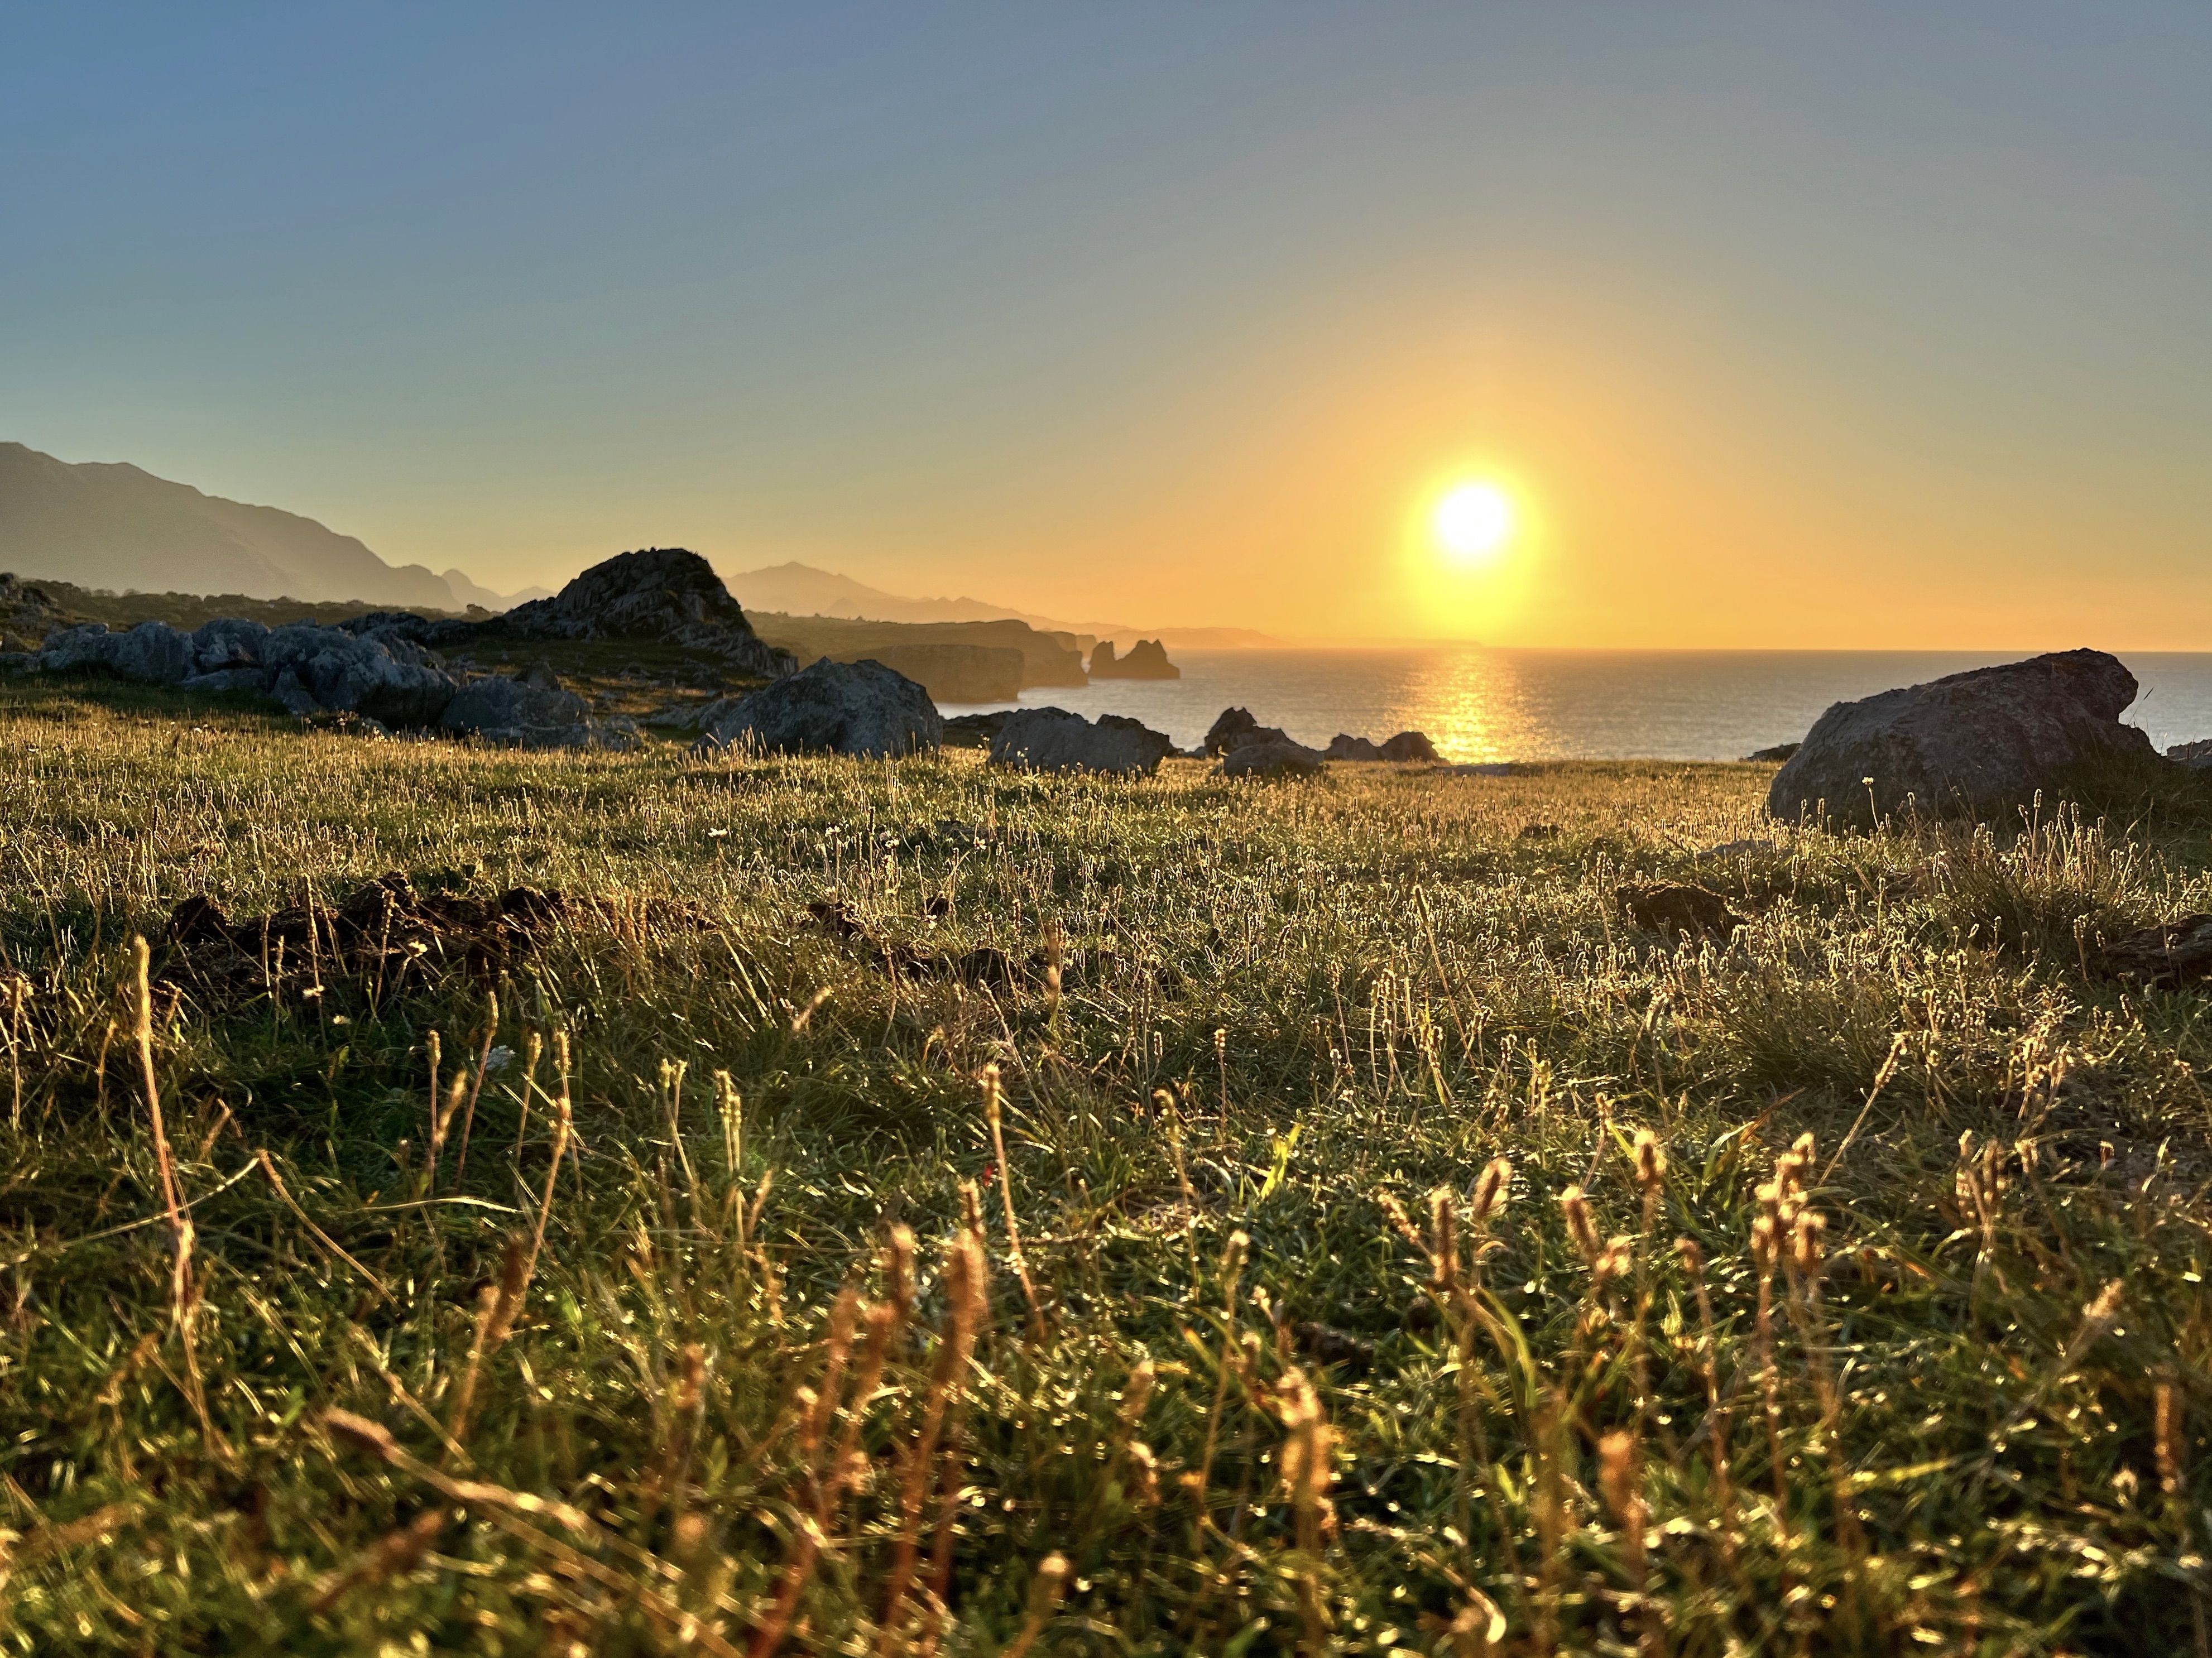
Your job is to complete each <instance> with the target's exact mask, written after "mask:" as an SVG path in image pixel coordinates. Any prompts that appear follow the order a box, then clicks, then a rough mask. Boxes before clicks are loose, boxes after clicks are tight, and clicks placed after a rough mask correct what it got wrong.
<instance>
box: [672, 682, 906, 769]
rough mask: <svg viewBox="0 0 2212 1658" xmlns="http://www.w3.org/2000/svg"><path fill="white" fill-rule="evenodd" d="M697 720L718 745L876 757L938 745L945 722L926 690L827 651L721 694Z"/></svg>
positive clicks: (777, 751) (791, 752) (702, 711)
mask: <svg viewBox="0 0 2212 1658" xmlns="http://www.w3.org/2000/svg"><path fill="white" fill-rule="evenodd" d="M699 727H700V730H701V731H702V732H704V733H705V734H706V736H707V737H708V738H710V739H711V740H712V741H714V743H716V744H724V745H732V744H738V745H747V746H752V747H757V748H758V749H760V750H763V752H766V753H769V754H856V755H866V756H869V757H870V758H872V759H881V758H884V757H885V756H896V755H903V754H921V753H927V752H933V751H934V750H937V749H938V748H939V747H940V746H942V744H944V741H945V721H944V720H943V718H942V717H941V716H940V715H939V714H938V712H937V705H936V704H935V703H934V702H932V701H930V700H929V693H928V692H927V691H926V690H924V689H922V688H921V686H919V685H917V684H915V683H914V681H912V680H911V679H908V677H906V676H905V675H903V674H901V673H895V672H893V671H891V670H890V669H889V668H886V667H885V666H884V665H883V664H882V663H880V662H832V661H830V660H829V659H828V658H826V657H825V658H823V659H822V660H821V661H819V662H817V663H816V664H815V665H813V666H812V667H811V668H805V669H802V670H800V671H799V672H798V673H795V674H793V675H792V677H790V678H788V679H779V680H777V681H776V682H775V683H774V684H772V685H765V686H763V687H762V688H761V689H759V690H757V691H755V692H753V693H752V694H751V695H749V696H741V697H724V698H722V699H720V701H715V702H711V703H709V704H708V706H707V707H706V708H703V709H702V710H701V711H700V714H699Z"/></svg>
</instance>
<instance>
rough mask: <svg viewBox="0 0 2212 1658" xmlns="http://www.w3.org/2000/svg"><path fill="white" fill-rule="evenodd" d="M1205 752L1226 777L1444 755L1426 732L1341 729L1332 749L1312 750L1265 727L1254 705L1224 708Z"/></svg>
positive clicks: (1211, 729) (1204, 746)
mask: <svg viewBox="0 0 2212 1658" xmlns="http://www.w3.org/2000/svg"><path fill="white" fill-rule="evenodd" d="M1199 751H1200V753H1201V754H1204V755H1208V756H1215V757H1217V758H1218V759H1219V760H1220V762H1221V771H1222V774H1223V775H1224V776H1226V777H1283V776H1291V775H1297V776H1311V775H1312V774H1315V773H1316V772H1318V771H1320V770H1322V762H1325V761H1329V760H1349V761H1370V760H1372V761H1386V760H1387V761H1398V762H1408V761H1424V762H1430V763H1434V762H1437V760H1438V758H1439V757H1440V756H1438V755H1437V747H1436V744H1433V743H1431V742H1430V741H1429V739H1428V738H1427V736H1426V735H1425V734H1424V733H1423V732H1399V733H1398V734H1397V735H1396V736H1395V737H1393V738H1389V740H1388V741H1387V742H1383V743H1376V742H1372V741H1370V740H1369V739H1368V738H1364V737H1352V736H1350V735H1348V734H1346V733H1345V732H1338V733H1337V735H1336V736H1335V738H1334V739H1333V740H1332V741H1331V742H1330V743H1329V745H1328V747H1327V748H1326V749H1311V748H1308V747H1307V746H1306V745H1305V744H1303V743H1299V742H1296V741H1294V740H1293V739H1292V738H1291V737H1290V735H1289V734H1288V733H1287V732H1284V731H1283V730H1282V729H1281V728H1280V727H1279V726H1263V725H1261V723H1260V722H1259V720H1256V719H1255V718H1254V717H1253V714H1252V711H1251V710H1250V709H1249V708H1224V709H1223V710H1222V711H1221V715H1220V717H1219V718H1218V719H1217V720H1215V721H1214V722H1213V724H1212V726H1209V727H1208V728H1207V730H1206V740H1205V742H1204V743H1202V744H1200V750H1199Z"/></svg>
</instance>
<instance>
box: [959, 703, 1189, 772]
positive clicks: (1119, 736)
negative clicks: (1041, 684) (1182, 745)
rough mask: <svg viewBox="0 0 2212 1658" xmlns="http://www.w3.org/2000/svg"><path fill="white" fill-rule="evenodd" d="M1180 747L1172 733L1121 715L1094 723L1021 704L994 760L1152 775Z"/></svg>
mask: <svg viewBox="0 0 2212 1658" xmlns="http://www.w3.org/2000/svg"><path fill="white" fill-rule="evenodd" d="M1174 751H1175V740H1174V739H1173V738H1170V737H1169V736H1168V734H1167V733H1166V732H1156V731H1153V730H1152V729H1150V728H1149V727H1148V726H1146V725H1145V724H1144V723H1143V722H1142V721H1140V720H1131V719H1128V718H1127V717H1125V716H1123V715H1121V714H1101V715H1100V716H1099V717H1098V720H1097V724H1096V725H1094V724H1092V723H1091V721H1090V720H1085V718H1084V717H1083V716H1082V715H1081V714H1070V713H1068V712H1067V710H1066V709H1065V708H1018V709H1016V710H1015V711H1014V712H1013V713H1012V714H1008V715H1007V716H1006V720H1005V721H1004V723H1003V724H1002V725H1001V726H1000V729H999V733H998V735H997V736H996V737H994V738H992V739H991V760H990V763H991V764H993V765H994V766H1018V767H1020V768H1024V770H1028V771H1091V772H1106V773H1111V774H1115V775H1118V776H1124V777H1150V776H1151V775H1152V774H1153V773H1155V772H1157V771H1158V770H1159V768H1160V762H1161V761H1163V760H1164V759H1165V758H1166V757H1167V756H1169V755H1170V754H1171V753H1173V752H1174Z"/></svg>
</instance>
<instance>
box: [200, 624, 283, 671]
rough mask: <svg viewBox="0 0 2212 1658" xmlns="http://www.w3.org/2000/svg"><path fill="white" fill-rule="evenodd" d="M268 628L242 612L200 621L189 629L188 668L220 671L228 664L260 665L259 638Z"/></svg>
mask: <svg viewBox="0 0 2212 1658" xmlns="http://www.w3.org/2000/svg"><path fill="white" fill-rule="evenodd" d="M268 637H269V629H267V628H265V627H264V626H263V625H262V624H261V623H258V622H253V621H249V620H248V619H246V617H244V616H218V617H216V620H214V621H213V622H204V623H201V624H200V625H199V627H198V628H197V629H194V630H193V633H192V668H193V671H194V672H196V673H204V674H206V673H220V672H222V671H224V670H225V669H229V668H258V667H259V666H260V665H261V647H262V642H263V641H264V640H266V639H267V638H268Z"/></svg>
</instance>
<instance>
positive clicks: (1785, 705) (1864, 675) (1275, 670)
mask: <svg viewBox="0 0 2212 1658" xmlns="http://www.w3.org/2000/svg"><path fill="white" fill-rule="evenodd" d="M1172 654H1173V655H1174V656H1175V659H1176V663H1177V664H1178V665H1180V666H1181V667H1182V678H1181V679H1175V680H1130V679H1109V680H1099V681H1097V682H1096V683H1092V684H1091V685H1088V686H1076V687H1061V688H1056V689H1039V690H1032V691H1025V692H1024V693H1023V694H1022V698H1021V706H1023V707H1025V708H1028V707H1056V708H1070V709H1073V710H1074V711H1075V712H1077V713H1079V714H1088V715H1091V716H1092V717H1094V718H1095V717H1096V716H1097V715H1098V714H1131V715H1133V716H1134V717H1136V718H1137V719H1139V720H1143V721H1144V722H1145V723H1146V725H1148V726H1152V727H1154V728H1155V729H1156V730H1159V731H1164V732H1167V733H1168V734H1169V735H1170V736H1171V737H1173V738H1175V740H1176V743H1177V744H1180V745H1182V746H1183V747H1185V748H1188V747H1192V746H1194V745H1195V744H1197V743H1198V741H1199V739H1200V738H1202V737H1203V736H1204V735H1205V734H1206V727H1207V726H1210V725H1212V723H1213V720H1214V718H1215V716H1216V715H1218V714H1220V712H1221V711H1222V709H1224V708H1230V707H1232V706H1233V707H1239V708H1249V709H1250V710H1251V711H1252V712H1253V714H1255V715H1257V716H1258V717H1259V720H1260V721H1261V724H1262V725H1268V726H1281V727H1282V728H1283V729H1284V730H1285V731H1286V732H1289V733H1290V734H1291V736H1292V737H1294V738H1297V739H1298V740H1299V741H1300V742H1303V743H1310V744H1315V745H1316V746H1318V745H1321V744H1326V743H1327V742H1328V739H1329V738H1332V737H1334V735H1335V734H1336V733H1337V732H1351V733H1352V734H1353V735H1355V736H1360V737H1371V738H1375V739H1376V741H1378V742H1379V741H1380V740H1382V739H1383V738H1386V737H1388V736H1389V735H1390V734H1391V733H1392V732H1400V731H1407V730H1413V731H1425V732H1427V733H1428V734H1429V736H1430V738H1431V740H1432V741H1434V743H1435V744H1436V745H1437V750H1439V751H1440V752H1441V753H1442V754H1443V755H1444V756H1446V757H1447V758H1449V759H1452V760H1462V761H1496V760H1563V759H1611V758H1624V757H1638V758H1652V759H1667V760H1735V759H1741V757H1742V756H1745V755H1747V754H1748V753H1750V752H1751V751H1752V750H1753V749H1759V748H1765V747H1766V746H1767V745H1768V744H1774V743H1784V742H1789V741H1791V740H1793V739H1795V738H1801V737H1802V736H1803V735H1804V734H1805V732H1806V729H1807V728H1808V726H1811V725H1812V723H1813V721H1814V720H1816V719H1818V718H1819V717H1820V714H1821V711H1822V710H1824V709H1825V708H1827V706H1828V705H1829V704H1830V703H1832V702H1837V701H1845V700H1848V699H1850V698H1853V697H1860V696H1867V695H1872V694H1873V693H1874V692H1875V691H1880V690H1887V689H1890V688H1891V687H1892V686H1896V685H1913V684H1919V683H1923V682H1924V681H1927V680H1929V679H1935V678H1938V677H1941V676H1942V675H1944V674H1947V673H1956V672H1958V671H1960V670H1961V669H1965V668H1978V667H1984V666H1987V665H1990V664H1991V663H1995V662H2008V661H2017V660H2018V659H2020V657H2021V656H2022V655H2024V654H2027V653H2022V652H2014V653H1995V654H1979V655H1977V654H1967V653H1944V652H1934V651H1532V650H1491V649H1486V648H1483V647H1479V646H1436V647H1415V648H1403V649H1389V650H1345V651H1297V650H1277V651H1193V652H1188V653H1183V652H1176V653H1172ZM2121 659H2122V660H2123V661H2124V662H2126V663H2127V665H2128V666H2129V667H2130V669H2132V670H2133V671H2134V672H2135V675H2136V679H2137V680H2138V681H2140V682H2141V683H2142V692H2141V693H2140V694H2139V695H2137V697H2136V703H2135V707H2134V708H2131V709H2130V711H2129V714H2128V715H2127V718H2128V719H2129V720H2130V721H2131V722H2132V723H2134V724H2136V725H2140V726H2142V727H2143V728H2144V729H2145V730H2147V731H2148V732H2149V733H2150V735H2151V738H2152V740H2153V741H2154V742H2155V743H2156V744H2158V745H2159V746H2160V748H2165V747H2166V746H2168V745H2170V744H2174V743H2179V742H2187V741H2191V740H2193V739H2195V738H2201V737H2212V654H2203V653H2191V654H2187V655H2182V654H2171V653H2148V652H2146V653H2134V654H2128V653H2123V654H2122V658H2121ZM993 706H996V707H1005V706H1006V704H1003V703H1000V704H995V705H993ZM971 712H974V710H973V709H972V708H965V707H956V706H952V705H947V706H946V708H945V713H946V714H963V713H971Z"/></svg>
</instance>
